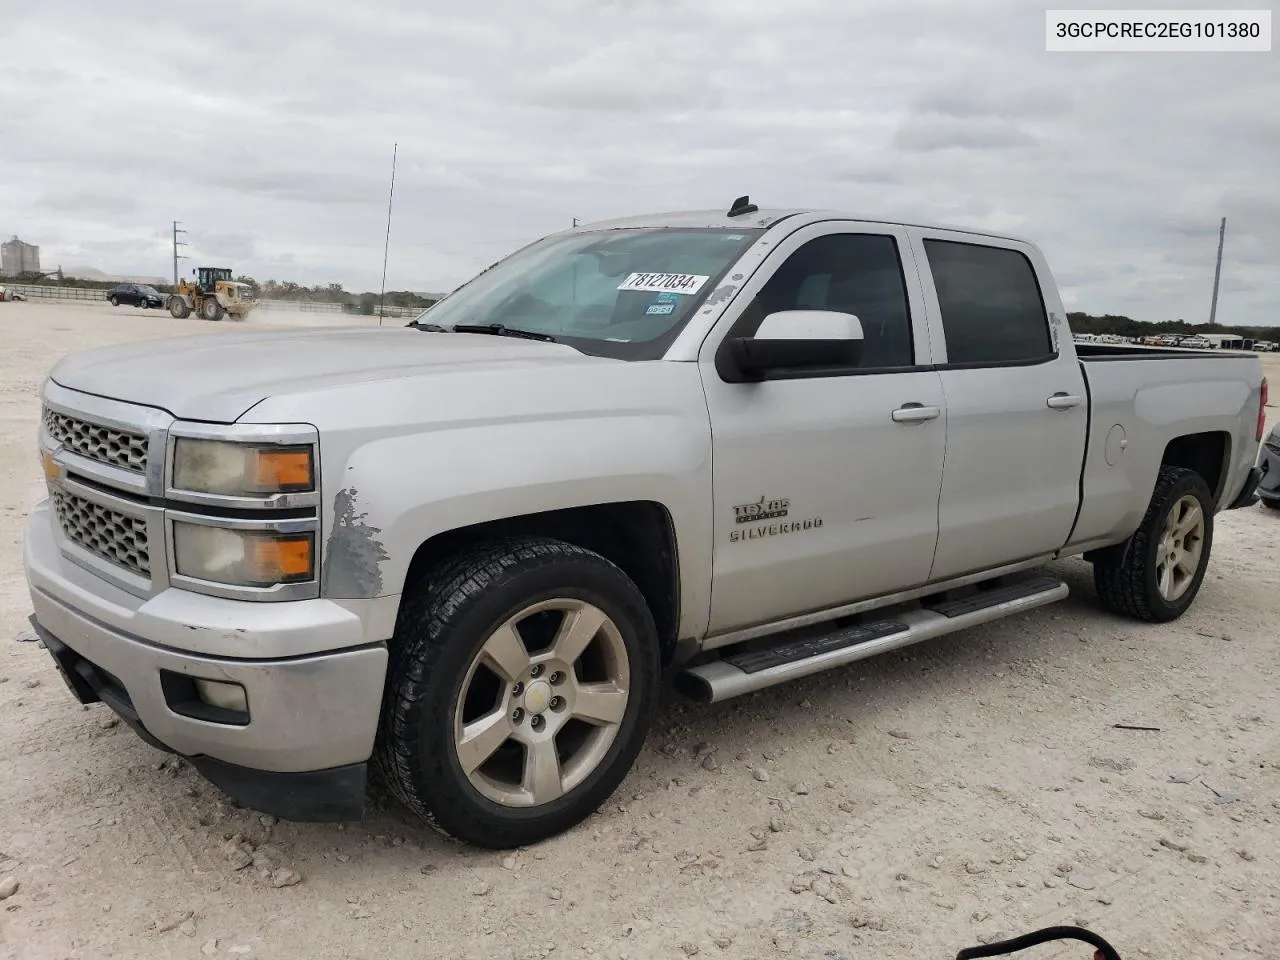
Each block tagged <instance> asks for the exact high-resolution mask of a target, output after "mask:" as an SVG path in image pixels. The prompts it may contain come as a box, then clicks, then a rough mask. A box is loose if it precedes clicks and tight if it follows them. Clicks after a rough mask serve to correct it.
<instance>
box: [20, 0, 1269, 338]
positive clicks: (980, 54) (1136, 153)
mask: <svg viewBox="0 0 1280 960" xmlns="http://www.w3.org/2000/svg"><path fill="white" fill-rule="evenodd" d="M1131 5H1132V4H1116V5H1109V4H1107V3H1106V2H1099V0H1091V2H1089V3H1082V4H1079V6H1084V7H1091V8H1100V7H1108V6H1117V7H1119V6H1131ZM1267 5H1268V4H1267V3H1266V0H1237V2H1236V3H1233V4H1227V5H1222V6H1223V7H1226V6H1231V7H1262V8H1264V9H1265V8H1266V7H1267ZM1046 6H1055V7H1056V6H1065V4H1056V3H1055V4H1035V3H1027V2H1021V0H1019V2H1011V0H987V2H968V3H966V2H957V0H857V2H852V0H785V2H784V0H768V2H764V0H627V2H622V0H470V2H467V3H461V2H455V3H447V4H446V3H444V2H442V0H360V2H346V0H344V2H339V0H217V2H215V3H210V2H208V0H203V2H201V3H188V2H177V0H39V2H31V0H0V34H2V35H3V40H2V43H0V50H2V55H0V233H3V234H6V235H7V234H12V233H18V234H20V235H21V236H22V237H23V238H24V239H26V240H28V241H29V242H33V243H38V244H40V246H41V248H42V262H43V264H44V265H45V267H46V269H50V268H52V267H55V266H57V265H58V264H59V263H62V264H64V265H68V266H69V265H72V264H75V265H89V266H94V267H97V268H99V269H101V270H105V271H108V272H113V273H117V272H119V273H126V272H127V273H142V274H152V275H161V276H163V275H167V274H168V273H169V272H170V270H171V262H170V256H169V255H170V246H169V233H168V226H169V222H170V221H171V220H173V219H175V218H176V219H179V220H181V221H182V222H183V224H184V226H185V227H186V229H187V230H188V231H189V234H188V239H189V240H190V242H191V247H190V249H189V251H188V252H190V253H192V254H193V256H194V257H196V258H197V259H198V260H199V261H200V262H213V263H218V264H225V265H227V266H231V267H232V268H233V269H235V270H236V271H237V272H238V273H247V274H250V275H253V276H255V277H257V278H258V279H267V278H276V279H290V280H295V281H298V282H303V283H327V282H341V283H343V284H344V285H345V286H346V287H347V288H348V289H376V288H377V286H378V283H379V277H380V271H381V264H382V248H383V235H384V229H385V216H386V203H387V195H386V194H387V181H388V176H389V172H390V170H389V168H390V161H391V151H392V144H393V143H394V142H398V143H399V165H398V173H397V183H396V205H395V213H394V220H393V224H392V237H391V257H390V266H389V273H388V280H387V283H388V286H389V287H390V288H393V289H403V288H410V289H418V290H446V289H449V288H450V287H452V286H453V285H455V284H456V283H458V282H460V281H462V280H464V279H466V278H467V277H468V276H470V275H471V274H472V273H473V272H474V271H475V270H477V269H478V268H480V267H483V266H485V265H487V264H488V263H490V262H492V261H493V260H495V259H497V258H498V257H500V256H502V255H503V254H505V253H506V252H508V251H510V250H511V249H513V248H514V247H516V246H518V245H520V244H522V243H524V242H527V241H528V240H530V239H533V238H535V237H537V236H541V235H543V234H545V233H548V232H551V231H554V230H557V229H560V228H561V227H564V226H567V225H568V224H569V223H570V222H571V220H572V218H573V217H579V218H582V219H586V220H592V219H601V218H606V217H611V216H617V215H625V214H631V213H642V212H650V211H653V210H663V209H682V208H690V207H697V208H704V207H725V206H726V205H727V204H728V203H729V202H730V201H731V200H732V199H733V198H734V197H735V196H737V195H739V194H742V193H750V194H751V196H752V199H753V200H755V201H756V202H757V203H759V204H760V205H761V206H771V207H772V206H818V207H827V208H837V209H842V210H848V211H852V212H855V213H857V214H859V215H865V216H872V217H876V216H883V217H886V218H892V217H903V218H920V219H924V220H929V221H943V222H949V223H963V224H971V225H976V226H979V227H987V228H995V229H999V230H1008V231H1015V232H1018V233H1021V234H1025V235H1028V236H1031V237H1032V238H1034V239H1036V240H1038V241H1039V242H1040V243H1041V245H1042V246H1043V247H1044V249H1045V251H1046V253H1047V255H1048V256H1049V258H1050V262H1051V264H1053V266H1054V268H1055V271H1056V273H1057V276H1058V279H1059V282H1060V284H1061V285H1062V287H1063V291H1064V297H1065V299H1066V300H1067V304H1068V309H1081V310H1088V311H1090V312H1093V313H1103V312H1113V313H1126V314H1129V315H1131V316H1134V317H1137V318H1139V319H1143V320H1163V319H1173V318H1177V317H1184V318H1186V319H1189V320H1195V321H1199V320H1203V319H1206V318H1207V316H1208V309H1209V298H1210V291H1211V287H1212V280H1213V261H1214V255H1215V250H1216V244H1217V227H1218V220H1219V218H1220V217H1222V216H1226V217H1227V218H1228V234H1227V247H1226V258H1225V263H1224V268H1223V284H1222V293H1221V298H1220V305H1219V320H1220V321H1223V322H1239V323H1266V324H1271V323H1280V108H1278V107H1277V104H1280V52H1272V53H1253V54H1063V53H1056V54H1050V53H1046V52H1045V50H1044V45H1045V26H1044V9H1045V7H1046ZM1152 6H1156V4H1152ZM1159 6H1162V7H1165V8H1169V7H1176V6H1180V5H1179V4H1176V3H1169V2H1167V0H1166V2H1164V3H1161V4H1159ZM1181 6H1198V7H1209V6H1213V4H1211V3H1210V2H1209V0H1198V2H1197V3H1193V4H1182V5H1181ZM190 265H191V264H190V263H188V267H189V266H190Z"/></svg>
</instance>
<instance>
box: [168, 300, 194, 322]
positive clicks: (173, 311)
mask: <svg viewBox="0 0 1280 960" xmlns="http://www.w3.org/2000/svg"><path fill="white" fill-rule="evenodd" d="M169 315H170V316H171V317H173V319H175V320H185V319H186V318H187V317H189V316H190V315H191V308H190V307H188V306H187V301H186V300H184V299H183V298H182V297H178V296H173V297H170V298H169Z"/></svg>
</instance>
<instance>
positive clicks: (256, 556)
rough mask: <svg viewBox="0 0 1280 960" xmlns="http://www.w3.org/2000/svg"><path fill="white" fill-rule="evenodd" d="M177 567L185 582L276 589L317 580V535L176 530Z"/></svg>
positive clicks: (193, 526) (184, 526)
mask: <svg viewBox="0 0 1280 960" xmlns="http://www.w3.org/2000/svg"><path fill="white" fill-rule="evenodd" d="M173 552H174V566H175V568H176V569H177V572H178V573H179V574H180V575H181V576H184V577H194V578H195V579H197V580H209V581H212V582H214V583H225V584H229V585H231V586H237V587H273V586H275V585H276V584H280V583H299V582H303V581H307V580H312V579H314V577H315V535H314V534H311V533H275V532H273V531H270V530H234V529H229V528H227V527H209V526H205V525H204V524H200V523H183V522H181V521H177V522H175V523H174V524H173Z"/></svg>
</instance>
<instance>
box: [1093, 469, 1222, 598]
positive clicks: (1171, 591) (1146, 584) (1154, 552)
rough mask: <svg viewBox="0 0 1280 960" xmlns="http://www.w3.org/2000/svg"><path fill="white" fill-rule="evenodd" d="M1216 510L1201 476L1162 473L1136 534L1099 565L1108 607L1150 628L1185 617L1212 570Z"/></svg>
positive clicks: (1096, 571)
mask: <svg viewBox="0 0 1280 960" xmlns="http://www.w3.org/2000/svg"><path fill="white" fill-rule="evenodd" d="M1213 509H1214V505H1213V494H1212V493H1210V492H1209V487H1208V485H1207V484H1206V483H1205V482H1204V479H1203V478H1202V477H1201V476H1200V475H1199V474H1198V473H1196V472H1195V471H1193V470H1188V469H1186V468H1185V467H1169V466H1166V467H1161V468H1160V474H1159V476H1158V477H1157V479H1156V486H1155V490H1154V491H1153V492H1152V495H1151V503H1150V505H1149V506H1148V507H1147V513H1146V515H1145V516H1144V517H1143V518H1142V523H1141V525H1140V526H1139V527H1138V529H1137V531H1136V532H1135V533H1134V534H1133V536H1131V537H1130V538H1129V539H1128V540H1127V541H1125V542H1124V543H1122V544H1118V545H1117V546H1114V547H1110V548H1108V549H1106V550H1104V551H1102V552H1101V553H1100V554H1099V555H1098V556H1096V557H1095V559H1094V562H1093V582H1094V584H1095V585H1096V587H1097V589H1098V597H1099V599H1100V600H1101V601H1102V604H1103V606H1105V607H1107V608H1108V609H1111V610H1114V611H1116V612H1117V613H1123V614H1125V615H1126V616H1130V617H1135V618H1137V619H1139V620H1146V621H1148V622H1150V623H1166V622H1168V621H1170V620H1176V619H1177V618H1178V617H1180V616H1182V614H1183V613H1184V612H1186V609H1187V608H1188V607H1189V606H1191V603H1192V601H1194V600H1195V598H1196V594H1197V593H1199V592H1200V584H1201V583H1202V581H1203V580H1204V573H1205V569H1206V568H1207V567H1208V565H1209V552H1210V548H1211V547H1212V545H1213Z"/></svg>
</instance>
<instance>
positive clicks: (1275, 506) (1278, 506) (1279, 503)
mask: <svg viewBox="0 0 1280 960" xmlns="http://www.w3.org/2000/svg"><path fill="white" fill-rule="evenodd" d="M1258 499H1259V500H1261V501H1262V505H1263V506H1264V507H1266V508H1267V509H1268V510H1280V500H1272V499H1271V498H1270V497H1259V498H1258Z"/></svg>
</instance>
